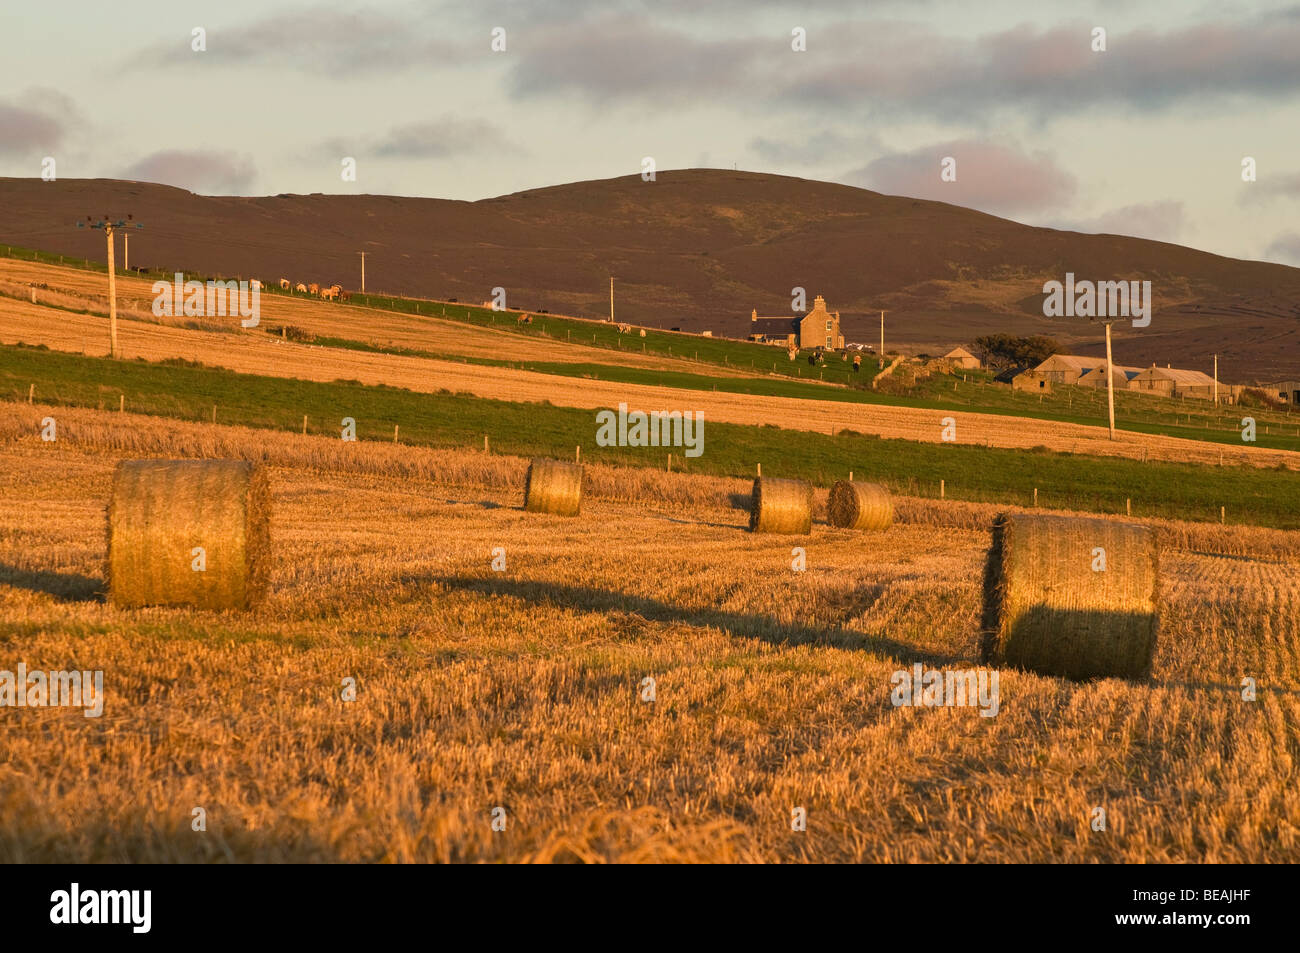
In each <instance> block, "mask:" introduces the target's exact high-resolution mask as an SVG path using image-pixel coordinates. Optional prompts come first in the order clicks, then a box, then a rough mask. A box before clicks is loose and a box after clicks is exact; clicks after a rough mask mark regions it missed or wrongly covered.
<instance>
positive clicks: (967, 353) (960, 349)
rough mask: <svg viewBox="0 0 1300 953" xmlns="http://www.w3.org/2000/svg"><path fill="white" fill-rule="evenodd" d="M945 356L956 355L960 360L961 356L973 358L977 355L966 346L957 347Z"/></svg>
mask: <svg viewBox="0 0 1300 953" xmlns="http://www.w3.org/2000/svg"><path fill="white" fill-rule="evenodd" d="M944 357H955V358H957V359H959V360H960V359H961V358H966V357H970V358H973V357H975V355H974V354H972V353H971V352H970V351H968V350H966V349H965V348H964V347H955V348H953V349H952V350H951V351H949V352H948V353H947V354H945V355H944Z"/></svg>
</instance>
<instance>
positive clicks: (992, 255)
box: [0, 169, 1300, 380]
mask: <svg viewBox="0 0 1300 953" xmlns="http://www.w3.org/2000/svg"><path fill="white" fill-rule="evenodd" d="M127 212H130V213H133V214H134V215H135V217H136V219H137V220H139V221H141V222H144V223H145V228H144V229H143V230H141V231H138V232H133V233H132V236H131V237H132V241H131V260H132V262H133V263H134V264H139V265H149V266H154V267H159V266H162V267H172V268H178V269H182V270H190V269H192V270H196V271H203V272H212V273H222V274H229V275H245V276H248V277H257V278H261V279H263V280H266V281H276V280H278V279H279V278H280V277H281V276H283V277H287V278H291V279H292V280H293V281H295V282H297V281H303V282H313V281H315V282H321V283H334V282H339V283H341V284H343V285H344V286H345V287H348V288H356V287H357V285H358V284H359V280H360V259H359V257H358V256H357V255H356V252H357V251H366V252H367V253H368V254H367V256H366V283H367V288H368V289H369V290H371V291H388V292H393V293H407V294H418V295H426V296H431V297H441V298H457V299H459V300H461V301H470V302H474V303H480V302H482V301H485V300H487V299H489V298H490V297H491V295H492V289H493V288H495V287H503V288H505V289H506V292H507V304H508V305H509V306H510V307H512V308H514V307H524V308H529V309H534V310H540V309H547V310H552V311H561V312H567V313H572V314H578V315H582V316H587V317H594V318H600V317H604V316H608V313H609V276H610V275H611V274H613V275H614V276H615V277H616V282H615V308H616V318H617V319H618V320H619V321H627V322H631V323H636V324H647V325H650V326H660V327H664V328H670V327H681V328H682V329H683V330H711V331H713V333H715V334H728V335H735V336H743V335H744V334H746V333H747V326H748V317H749V314H750V311H751V310H752V309H757V310H758V311H759V313H760V314H779V313H782V311H785V310H788V309H789V308H790V292H791V289H792V288H794V287H796V286H799V287H803V288H805V289H806V291H807V297H808V300H809V301H811V300H812V297H813V296H814V295H816V294H822V295H825V297H826V300H827V304H828V306H829V307H830V308H831V309H832V310H838V311H840V312H841V315H842V316H843V326H844V331H845V337H846V338H847V339H848V340H850V341H854V340H857V341H873V340H875V338H876V336H877V335H878V333H879V331H878V320H879V319H878V317H877V313H876V312H877V311H878V310H879V309H885V310H887V311H888V312H889V313H888V315H887V316H886V345H887V346H899V345H902V346H905V347H908V348H909V349H911V350H929V351H930V352H931V353H934V354H940V353H944V352H946V351H947V350H949V349H950V348H951V347H953V346H955V345H959V344H969V342H970V341H971V340H973V339H974V338H975V337H977V336H979V335H980V334H986V333H994V332H999V331H1005V332H1008V333H1019V334H1048V335H1051V336H1054V337H1056V338H1058V339H1060V340H1062V341H1063V342H1065V343H1067V344H1069V345H1071V346H1072V347H1074V349H1075V350H1076V351H1078V352H1080V353H1096V348H1097V342H1098V341H1099V336H1098V335H1099V328H1098V327H1097V326H1095V325H1090V324H1089V323H1088V322H1087V320H1086V319H1080V318H1072V319H1047V318H1044V317H1043V316H1042V310H1041V301H1042V295H1041V291H1042V284H1043V282H1044V281H1046V280H1048V279H1052V278H1055V279H1057V280H1060V279H1061V278H1063V276H1064V274H1065V272H1066V271H1073V272H1074V273H1075V274H1076V275H1079V276H1082V277H1087V278H1089V279H1094V280H1108V279H1149V280H1151V281H1152V285H1153V298H1154V301H1155V314H1154V319H1153V321H1152V323H1151V326H1150V327H1149V328H1146V329H1145V330H1136V329H1132V328H1129V327H1127V326H1126V325H1125V324H1123V323H1120V324H1117V325H1116V326H1115V331H1116V335H1115V338H1116V340H1115V347H1116V361H1117V362H1119V363H1123V364H1129V365H1137V366H1145V365H1149V364H1151V363H1160V364H1165V363H1172V364H1174V365H1175V366H1182V367H1188V368H1197V369H1203V370H1208V369H1209V362H1210V360H1211V355H1212V354H1214V353H1217V354H1218V355H1219V368H1220V373H1221V374H1222V375H1223V376H1224V377H1225V378H1228V379H1242V380H1248V379H1249V380H1253V379H1256V378H1258V379H1264V380H1267V379H1270V378H1285V377H1290V378H1296V377H1300V269H1296V268H1289V267H1286V266H1284V265H1275V264H1269V263H1264V262H1248V261H1240V260H1237V259H1232V258H1224V257H1221V256H1218V255H1212V254H1209V253H1207V252H1201V251H1196V250H1193V249H1189V248H1184V247H1182V246H1179V245H1172V244H1168V243H1164V242H1155V241H1148V240H1145V239H1137V238H1124V237H1120V236H1115V235H1083V234H1079V233H1076V232H1064V231H1057V230H1054V229H1046V228H1036V227H1031V226H1027V225H1022V224H1019V223H1016V222H1012V221H1008V220H1006V219H1001V218H997V217H995V216H992V215H987V214H984V213H982V212H976V211H972V210H970V209H964V208H960V207H957V206H953V205H948V204H945V203H942V202H932V201H923V200H919V199H911V198H903V197H897V196H887V195H881V194H879V193H876V192H870V191H867V190H864V189H856V188H852V187H849V186H845V185H836V184H831V183H825V182H814V181H809V180H806V179H797V178H790V177H787V176H777V175H765V174H759V173H750V172H733V171H721V170H710V169H691V170H684V171H676V172H673V171H669V172H660V173H659V174H658V176H657V181H655V182H643V181H642V180H641V178H640V176H629V177H623V178H617V179H604V180H599V181H592V182H577V183H573V184H569V185H559V186H554V187H550V188H543V189H532V190H529V191H526V192H518V193H514V194H511V195H504V196H500V197H497V198H490V199H483V200H480V201H477V202H463V201H451V200H444V199H427V198H402V197H396V196H379V195H356V196H350V195H308V196H302V195H277V196H269V197H262V198H235V197H220V196H200V195H195V194H193V193H190V192H186V191H184V190H183V189H177V188H172V187H169V186H163V185H153V184H149V183H141V182H122V181H116V180H110V179H62V180H59V181H57V182H48V183H47V182H42V181H40V180H36V179H12V178H8V179H4V178H0V243H6V244H15V245H21V246H24V247H34V248H41V249H43V250H46V251H51V252H54V253H56V254H68V255H75V256H78V257H90V258H96V259H99V260H102V259H103V257H104V248H103V244H102V243H103V238H102V234H101V233H98V232H89V233H88V232H86V231H84V230H78V229H76V228H74V227H72V226H73V223H74V222H75V221H77V220H78V219H84V218H85V216H86V215H88V214H93V215H96V216H98V215H100V214H103V213H108V214H110V215H114V216H116V215H122V214H126V213H127ZM119 250H120V249H119Z"/></svg>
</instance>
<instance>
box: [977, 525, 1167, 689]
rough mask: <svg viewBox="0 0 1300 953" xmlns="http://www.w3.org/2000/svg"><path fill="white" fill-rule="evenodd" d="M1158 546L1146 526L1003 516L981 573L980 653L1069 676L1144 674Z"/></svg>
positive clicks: (1153, 630) (1150, 651)
mask: <svg viewBox="0 0 1300 953" xmlns="http://www.w3.org/2000/svg"><path fill="white" fill-rule="evenodd" d="M1159 604H1160V547H1159V540H1158V539H1157V537H1156V534H1155V532H1154V531H1153V530H1152V529H1151V527H1149V526H1140V525H1137V524H1134V523H1124V522H1120V521H1118V520H1108V519H1087V518H1080V517H1068V516H1044V515H1035V514H1006V513H1004V514H1002V515H1000V516H998V517H997V518H996V519H995V520H994V522H993V546H992V548H991V549H990V550H989V558H988V565H987V567H986V570H985V577H984V657H985V660H986V661H989V662H993V663H994V664H1005V665H1009V666H1012V667H1015V668H1024V669H1029V670H1032V671H1035V672H1039V673H1041V674H1044V675H1060V676H1064V677H1066V678H1073V679H1088V678H1105V677H1112V676H1113V677H1119V678H1128V679H1144V678H1146V677H1148V676H1149V675H1150V674H1151V658H1152V656H1153V655H1154V654H1155V647H1156V634H1157V632H1158V630H1159V627H1160V605H1159Z"/></svg>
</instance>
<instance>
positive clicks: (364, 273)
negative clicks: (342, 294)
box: [357, 251, 366, 294]
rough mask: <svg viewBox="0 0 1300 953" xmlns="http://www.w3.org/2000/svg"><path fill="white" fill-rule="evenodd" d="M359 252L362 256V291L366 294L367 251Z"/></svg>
mask: <svg viewBox="0 0 1300 953" xmlns="http://www.w3.org/2000/svg"><path fill="white" fill-rule="evenodd" d="M357 254H358V255H360V256H361V293H362V294H365V293H366V253H365V252H363V251H359V252H357Z"/></svg>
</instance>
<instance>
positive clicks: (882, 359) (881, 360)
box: [880, 311, 885, 370]
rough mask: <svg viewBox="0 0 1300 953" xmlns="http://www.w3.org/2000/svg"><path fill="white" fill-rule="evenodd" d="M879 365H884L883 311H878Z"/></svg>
mask: <svg viewBox="0 0 1300 953" xmlns="http://www.w3.org/2000/svg"><path fill="white" fill-rule="evenodd" d="M880 367H881V370H883V369H884V367H885V312H883V311H881V312H880Z"/></svg>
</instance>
